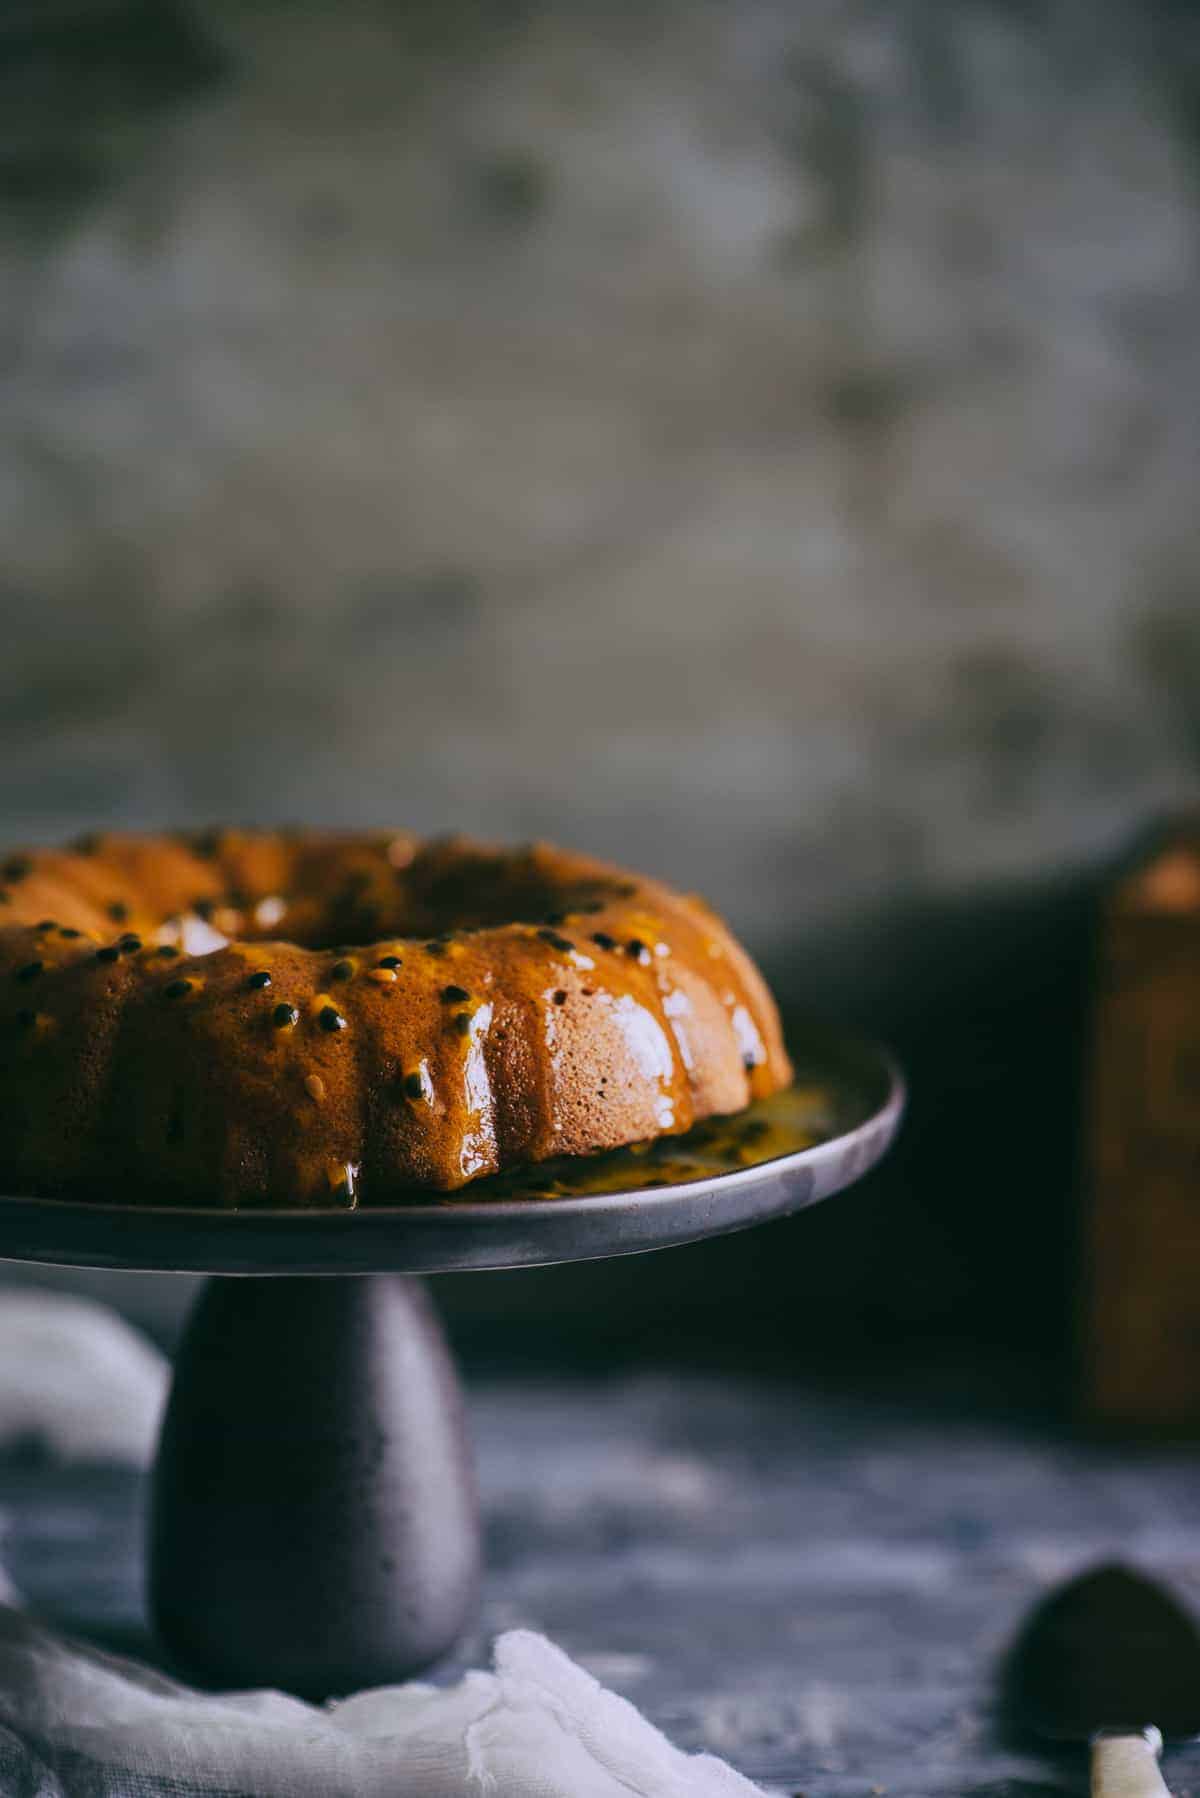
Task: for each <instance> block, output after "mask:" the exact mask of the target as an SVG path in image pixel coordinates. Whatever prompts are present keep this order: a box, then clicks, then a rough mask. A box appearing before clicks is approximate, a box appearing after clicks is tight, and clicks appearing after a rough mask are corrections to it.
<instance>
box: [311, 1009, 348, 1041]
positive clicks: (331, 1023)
mask: <svg viewBox="0 0 1200 1798" xmlns="http://www.w3.org/2000/svg"><path fill="white" fill-rule="evenodd" d="M317 1022H318V1023H319V1024H320V1026H321V1028H322V1030H328V1031H329V1032H330V1034H331V1035H332V1033H333V1032H334V1031H335V1030H344V1029H345V1028H346V1020H345V1018H344V1017H343V1016H342V1014H341V1012H340V1011H339V1010H338V1009H337V1007H336V1006H334V1005H323V1006H322V1007H321V1009H320V1011H319V1012H318V1013H317Z"/></svg>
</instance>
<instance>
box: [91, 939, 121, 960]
mask: <svg viewBox="0 0 1200 1798" xmlns="http://www.w3.org/2000/svg"><path fill="white" fill-rule="evenodd" d="M120 959H121V951H120V950H119V949H114V948H113V946H112V945H111V943H109V944H106V945H105V947H104V948H103V949H97V951H96V960H97V961H120Z"/></svg>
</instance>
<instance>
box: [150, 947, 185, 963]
mask: <svg viewBox="0 0 1200 1798" xmlns="http://www.w3.org/2000/svg"><path fill="white" fill-rule="evenodd" d="M154 953H155V954H156V955H161V956H162V957H163V958H164V959H165V960H168V961H169V960H170V959H171V958H172V957H173V956H176V955H178V954H179V951H178V949H177V948H176V947H175V945H174V943H160V944H159V945H158V948H157V949H156V950H155V951H154Z"/></svg>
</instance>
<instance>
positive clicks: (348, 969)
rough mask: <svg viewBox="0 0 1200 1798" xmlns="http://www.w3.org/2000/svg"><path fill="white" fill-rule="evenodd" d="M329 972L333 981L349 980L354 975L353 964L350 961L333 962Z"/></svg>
mask: <svg viewBox="0 0 1200 1798" xmlns="http://www.w3.org/2000/svg"><path fill="white" fill-rule="evenodd" d="M329 972H330V977H331V979H333V980H349V979H350V978H351V977H352V975H353V973H354V963H353V962H352V961H335V962H334V964H333V967H332V968H331V969H330V970H329Z"/></svg>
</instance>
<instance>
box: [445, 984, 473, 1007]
mask: <svg viewBox="0 0 1200 1798" xmlns="http://www.w3.org/2000/svg"><path fill="white" fill-rule="evenodd" d="M470 997H471V995H470V993H469V992H468V991H467V989H466V987H465V986H444V987H443V988H442V998H443V999H444V1000H445V1001H446V1003H447V1005H465V1004H466V1002H467V1000H468V999H469V998H470Z"/></svg>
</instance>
